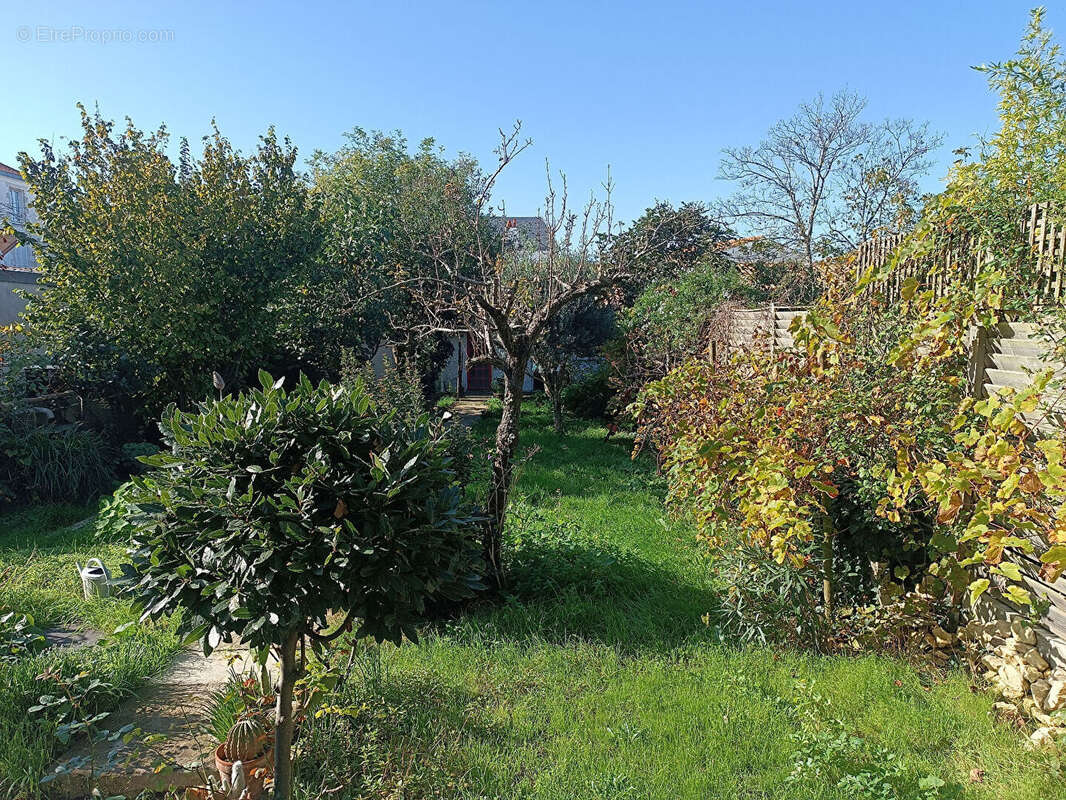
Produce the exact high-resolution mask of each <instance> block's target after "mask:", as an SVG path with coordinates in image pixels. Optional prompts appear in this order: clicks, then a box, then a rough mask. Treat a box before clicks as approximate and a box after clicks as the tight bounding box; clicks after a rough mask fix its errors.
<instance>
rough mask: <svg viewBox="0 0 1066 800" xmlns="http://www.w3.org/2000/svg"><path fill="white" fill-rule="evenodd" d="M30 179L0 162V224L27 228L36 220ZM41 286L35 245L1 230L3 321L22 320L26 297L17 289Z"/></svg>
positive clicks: (0, 303) (0, 302)
mask: <svg viewBox="0 0 1066 800" xmlns="http://www.w3.org/2000/svg"><path fill="white" fill-rule="evenodd" d="M36 220H37V216H36V214H35V213H34V211H33V203H32V197H31V195H30V191H29V187H28V186H27V185H26V181H24V180H22V176H21V175H20V174H19V172H18V170H16V169H15V168H14V167H9V166H8V165H7V164H4V163H0V222H2V223H3V224H2V225H0V228H2V227H6V225H7V224H10V225H11V226H12V227H13V228H15V229H17V230H20V231H25V230H26V224H27V223H28V222H36ZM36 286H37V257H36V255H35V254H34V252H33V247H32V246H31V245H19V244H18V243H17V241H16V240H15V237H13V236H10V235H5V234H3V233H0V325H10V324H11V323H13V322H17V321H18V315H19V314H20V313H21V312H22V310H23V309H24V308H25V307H26V301H25V300H24V299H23V298H22V297H19V296H18V295H17V294H16V293H15V291H16V290H20V289H31V290H32V289H34V288H35V287H36Z"/></svg>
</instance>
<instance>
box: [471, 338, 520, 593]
mask: <svg viewBox="0 0 1066 800" xmlns="http://www.w3.org/2000/svg"><path fill="white" fill-rule="evenodd" d="M518 361H519V363H518V365H517V366H515V367H514V368H512V369H511V370H510V371H508V372H506V373H504V377H503V412H502V413H501V414H500V424H499V425H498V426H497V428H496V453H495V454H494V455H493V458H492V480H491V482H490V484H489V495H488V499H487V500H486V502H485V513H486V515H487V516H488V520H487V521H486V523H485V533H484V537H483V539H482V547H483V549H484V553H485V561H486V562H487V563H488V566H489V571H490V578H491V579H492V580H494V581H495V583H496V586H497V587H499V586H502V585H503V563H502V561H501V559H500V553H501V545H502V542H503V526H504V522H505V521H506V517H507V499H508V496H509V495H510V492H511V482H512V480H513V479H514V455H515V451H516V450H517V449H518V420H519V417H520V416H521V414H522V383H523V382H524V381H525V377H526V363H527V361H528V359H518Z"/></svg>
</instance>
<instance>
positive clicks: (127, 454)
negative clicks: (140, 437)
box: [122, 442, 159, 475]
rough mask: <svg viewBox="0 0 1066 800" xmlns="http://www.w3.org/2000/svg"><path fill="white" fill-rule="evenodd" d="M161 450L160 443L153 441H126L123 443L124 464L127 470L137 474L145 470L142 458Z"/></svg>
mask: <svg viewBox="0 0 1066 800" xmlns="http://www.w3.org/2000/svg"><path fill="white" fill-rule="evenodd" d="M158 452H159V445H157V444H153V443H152V442H126V443H125V444H124V445H122V459H123V463H122V466H123V467H124V468H125V470H126V472H128V473H130V474H131V475H136V474H139V473H141V472H144V464H143V463H142V462H141V459H142V458H145V457H146V456H151V455H155V454H156V453H158Z"/></svg>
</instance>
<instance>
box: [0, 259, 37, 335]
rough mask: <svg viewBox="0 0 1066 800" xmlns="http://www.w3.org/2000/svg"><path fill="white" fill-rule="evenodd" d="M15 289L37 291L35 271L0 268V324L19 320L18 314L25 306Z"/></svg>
mask: <svg viewBox="0 0 1066 800" xmlns="http://www.w3.org/2000/svg"><path fill="white" fill-rule="evenodd" d="M16 290H29V291H30V292H34V293H36V291H37V273H36V272H32V271H29V270H26V271H22V270H18V271H16V270H5V269H0V326H2V325H11V324H12V323H15V322H18V321H19V314H21V313H22V311H23V310H24V309H25V308H26V301H25V300H24V299H23V298H21V297H19V296H18V295H17V294H16V293H15V291H16Z"/></svg>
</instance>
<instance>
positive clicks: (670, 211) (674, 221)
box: [611, 202, 733, 289]
mask: <svg viewBox="0 0 1066 800" xmlns="http://www.w3.org/2000/svg"><path fill="white" fill-rule="evenodd" d="M731 238H733V234H732V232H731V231H730V230H729V229H728V228H727V227H725V226H724V225H722V224H721V223H719V222H717V221H716V220H715V219H713V218H712V217H711V214H710V211H709V210H708V209H707V207H706V206H705V205H704V204H703V203H693V202H688V203H682V204H681V205H680V206H679V207H677V208H676V209H675V208H674V207H673V206H672V205H670V204H669V203H656V204H655V205H654V206H652V207H650V208H648V209H646V210H645V212H644V213H643V214H642V215H641V216H640V217H639V218H637V219H636V220H634V221H633V223H632V224H631V225H630V226H629V227H628V228H626V229H625V230H624V231H622V232H621V233H620V234H618V236H616V237H614V238H613V240H612V241H611V248H612V250H614V251H618V252H625V251H626V250H629V249H636V250H638V251H639V253H638V254H637V255H636V258H635V259H634V266H635V271H634V275H633V278H632V279H631V280H632V281H633V282H635V283H636V285H637V287H638V289H639V288H640V287H642V286H646V285H647V284H648V283H652V282H655V281H661V280H668V279H670V278H676V277H678V276H680V275H682V274H684V273H685V272H687V271H688V270H690V269H692V268H693V267H695V266H697V265H699V264H700V263H702V262H703V261H705V260H706V259H707V257H708V256H709V255H711V254H712V253H714V252H717V251H719V250H720V249H721V245H722V244H723V243H725V242H727V241H728V240H730V239H731Z"/></svg>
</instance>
